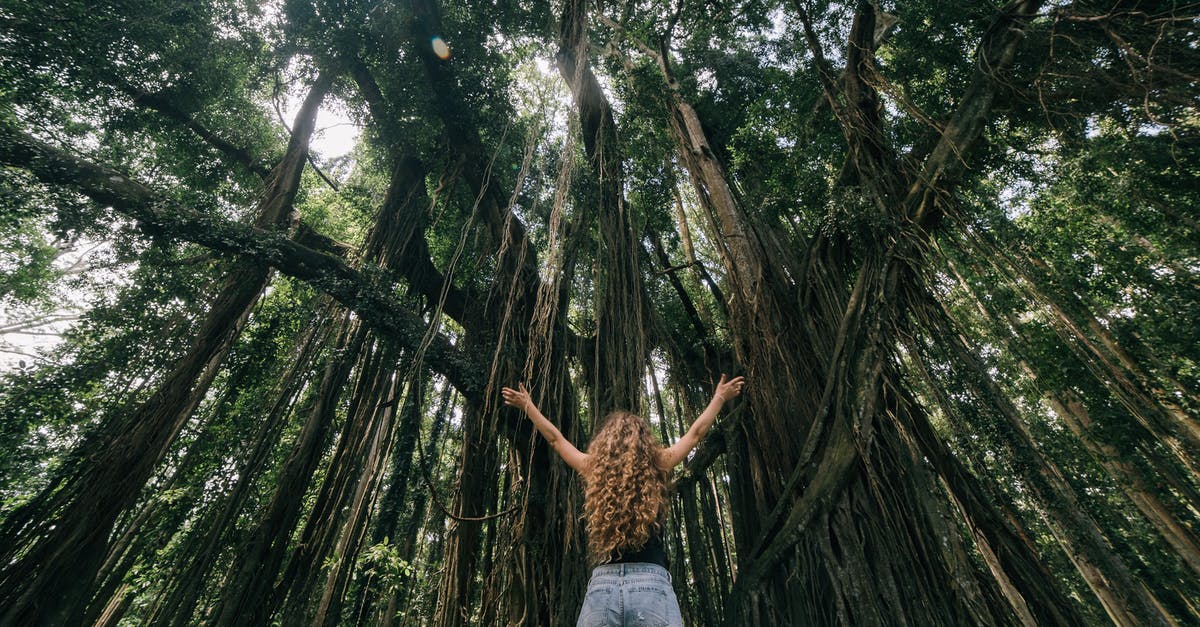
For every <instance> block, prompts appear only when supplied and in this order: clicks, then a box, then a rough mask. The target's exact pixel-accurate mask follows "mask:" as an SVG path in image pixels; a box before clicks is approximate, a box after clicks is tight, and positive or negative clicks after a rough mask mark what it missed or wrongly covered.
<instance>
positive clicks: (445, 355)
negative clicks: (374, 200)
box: [0, 124, 483, 398]
mask: <svg viewBox="0 0 1200 627" xmlns="http://www.w3.org/2000/svg"><path fill="white" fill-rule="evenodd" d="M0 163H2V164H4V165H9V166H14V167H19V168H23V169H26V170H29V171H30V172H32V173H33V174H34V175H35V176H37V177H38V178H39V179H41V180H42V181H43V182H46V183H49V184H53V185H65V186H70V187H74V188H76V189H78V190H79V191H81V192H82V193H83V194H85V195H87V196H88V197H90V198H92V199H93V200H95V201H97V202H100V203H103V204H106V205H110V206H112V207H113V209H115V210H116V211H118V212H120V213H122V214H124V215H126V216H128V217H130V218H133V219H135V220H137V221H138V222H139V223H140V226H141V228H142V230H143V231H145V232H147V233H149V234H152V235H155V236H159V237H168V238H172V239H179V240H184V241H190V242H194V243H197V244H200V245H203V246H207V247H209V248H212V249H214V250H218V251H222V252H227V253H234V254H238V255H243V256H245V257H247V258H249V259H253V260H255V261H258V262H260V263H263V264H268V265H271V266H274V267H275V268H278V269H279V271H280V272H282V273H284V274H286V275H288V276H291V277H294V278H297V279H300V280H302V281H305V282H307V283H309V284H310V285H312V286H313V287H314V288H316V289H319V290H322V291H324V292H326V293H327V294H329V295H330V296H331V297H333V298H334V299H336V300H337V301H338V302H340V303H342V304H343V305H345V306H346V307H347V308H349V309H351V310H353V311H354V312H355V313H356V314H358V315H359V316H360V317H361V318H362V319H363V321H364V322H366V323H367V324H368V325H370V326H372V327H373V328H375V329H376V330H377V331H378V332H379V333H380V334H381V335H382V336H385V337H387V338H389V339H391V340H393V341H395V342H397V343H398V344H399V345H401V346H403V347H404V348H405V349H407V350H411V351H421V350H422V349H423V350H424V356H425V359H426V360H427V361H428V363H429V365H430V366H431V367H432V368H433V369H435V370H437V371H438V372H440V373H442V374H443V375H445V376H446V378H447V379H448V380H449V381H450V382H451V383H453V384H454V386H455V387H456V388H458V390H459V391H460V392H461V393H462V394H463V395H464V396H466V397H468V398H480V397H481V395H482V394H483V383H482V381H481V380H480V376H479V373H480V372H481V368H480V367H479V366H478V365H477V364H476V363H475V362H474V361H473V360H471V359H470V358H468V357H467V356H466V355H464V354H462V353H461V352H460V351H459V350H458V349H457V348H456V347H455V346H454V345H453V344H452V343H451V342H450V340H449V339H448V338H446V337H445V336H444V335H440V334H433V335H430V334H428V333H427V331H428V327H427V325H426V324H425V323H424V321H422V320H420V319H419V318H417V317H416V316H414V315H412V314H411V313H409V312H407V311H404V310H402V309H400V308H399V307H398V306H397V302H396V299H395V298H394V297H393V295H392V291H393V290H394V288H395V285H394V284H393V282H392V280H391V278H390V277H388V276H386V274H385V273H384V271H382V270H379V269H369V270H364V271H359V270H355V269H354V268H351V267H350V266H349V265H347V264H346V263H345V262H343V261H342V260H340V259H338V258H336V257H334V256H332V255H328V254H325V253H322V252H318V251H316V250H313V249H311V248H308V247H306V246H303V245H301V244H299V243H297V242H295V241H293V240H290V239H288V238H287V236H286V235H285V234H284V233H280V232H272V231H267V230H264V229H261V228H255V227H252V226H247V225H245V224H240V223H237V222H233V221H230V220H226V219H224V218H220V217H216V216H213V215H208V214H205V213H202V212H200V211H197V210H196V209H193V208H191V207H185V206H178V205H173V204H172V203H171V202H170V201H169V200H168V199H167V198H164V197H163V196H162V195H161V194H158V193H156V192H155V191H154V190H152V189H150V188H149V187H147V186H145V185H143V184H142V183H140V182H138V181H136V180H134V179H132V178H130V177H127V176H125V175H123V174H121V173H119V172H117V171H115V170H112V169H109V168H106V167H104V166H101V165H97V164H94V163H91V162H89V161H85V160H83V159H79V158H77V157H74V156H72V155H70V154H67V153H66V152H64V151H62V150H59V149H57V148H54V147H52V146H49V145H47V144H45V143H43V142H41V141H39V140H37V139H34V138H33V137H30V136H29V135H27V134H25V133H23V132H22V131H20V130H19V129H16V128H14V127H13V126H12V125H11V124H0Z"/></svg>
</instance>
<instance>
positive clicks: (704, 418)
mask: <svg viewBox="0 0 1200 627" xmlns="http://www.w3.org/2000/svg"><path fill="white" fill-rule="evenodd" d="M745 384H746V377H734V378H733V379H731V380H729V381H726V380H725V373H723V372H722V373H721V382H720V383H718V384H717V389H716V391H714V392H713V397H712V400H711V401H709V402H708V407H706V408H705V409H704V411H703V412H702V413H701V414H700V417H698V418H696V422H693V423H692V427H691V428H690V429H688V432H687V433H685V434H683V437H682V438H679V441H678V442H676V443H675V444H672V445H671V446H670V447H669V448H666V449H664V450H663V455H662V459H661V463H662V466H663V467H664V468H665V469H667V470H670V469H672V468H674V467H675V466H676V465H678V464H679V463H680V462H682V461H683V460H684V459H687V456H688V453H691V452H692V449H694V448H696V445H697V444H699V443H700V440H703V439H704V434H706V433H708V429H709V427H712V424H713V421H714V420H716V419H717V414H719V413H721V407H722V406H723V405H725V401H727V400H729V399H731V398H733V397H735V396H737V395H738V394H741V393H742V386H744V385H745Z"/></svg>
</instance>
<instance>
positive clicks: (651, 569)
mask: <svg viewBox="0 0 1200 627" xmlns="http://www.w3.org/2000/svg"><path fill="white" fill-rule="evenodd" d="M638 573H651V574H656V575H663V576H665V577H666V578H667V581H670V580H671V573H670V571H668V570H667V569H665V568H663V567H662V566H659V565H658V564H650V563H646V562H629V563H625V564H601V565H599V566H597V567H595V568H593V569H592V576H593V577H601V576H604V575H608V576H618V577H624V576H625V575H633V574H638Z"/></svg>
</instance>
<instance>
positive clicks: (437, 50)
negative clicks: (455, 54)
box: [429, 37, 450, 61]
mask: <svg viewBox="0 0 1200 627" xmlns="http://www.w3.org/2000/svg"><path fill="white" fill-rule="evenodd" d="M429 43H430V44H432V45H433V54H436V55H437V58H439V59H441V60H443V61H445V60H446V59H449V58H450V46H447V45H446V41H445V40H443V39H442V38H441V37H434V38H433V40H432V41H430V42H429Z"/></svg>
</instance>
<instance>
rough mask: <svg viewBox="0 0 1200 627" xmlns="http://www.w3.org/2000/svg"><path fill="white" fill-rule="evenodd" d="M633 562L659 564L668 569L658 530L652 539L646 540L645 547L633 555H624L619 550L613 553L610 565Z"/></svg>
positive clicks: (651, 536) (652, 535)
mask: <svg viewBox="0 0 1200 627" xmlns="http://www.w3.org/2000/svg"><path fill="white" fill-rule="evenodd" d="M633 562H645V563H648V564H658V565H659V566H662V567H663V568H666V567H667V552H666V551H664V550H663V543H662V536H660V535H659V532H658V531H657V530H655V531H651V532H650V538H649V539H647V540H646V544H645V546H643V547H642V548H640V549H638V550H636V551H633V552H631V553H622V552H621V551H620V550H619V549H618V550H616V551H613V552H612V559H611V560H609V562H608V563H609V564H630V563H633Z"/></svg>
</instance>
